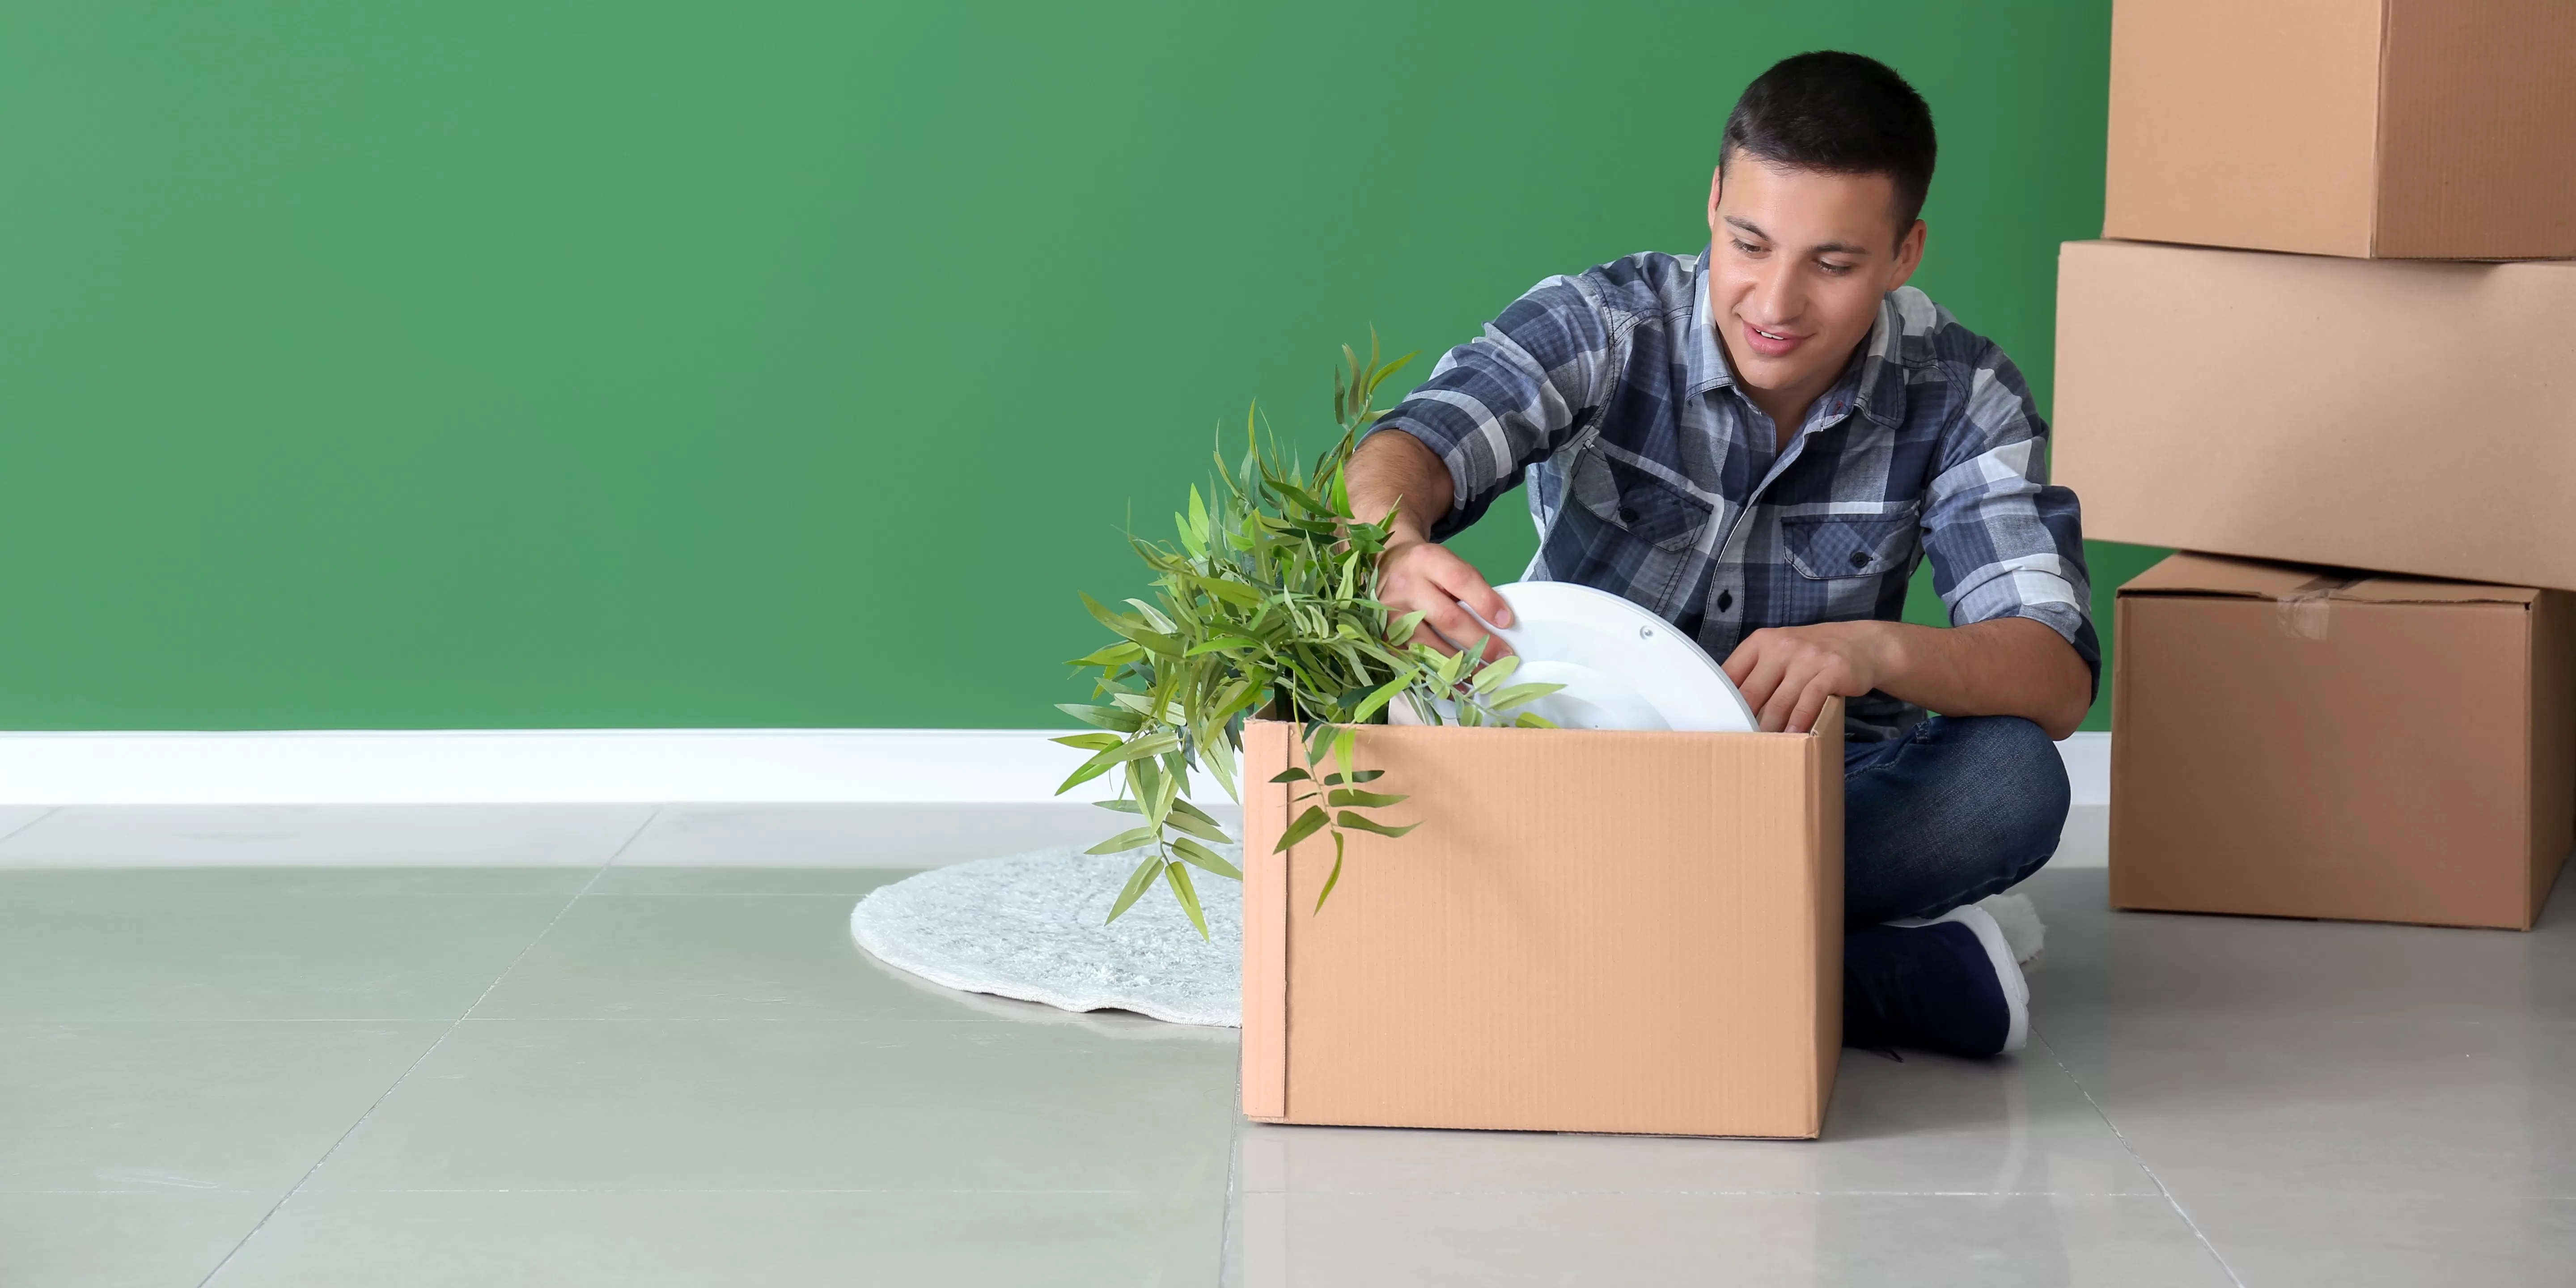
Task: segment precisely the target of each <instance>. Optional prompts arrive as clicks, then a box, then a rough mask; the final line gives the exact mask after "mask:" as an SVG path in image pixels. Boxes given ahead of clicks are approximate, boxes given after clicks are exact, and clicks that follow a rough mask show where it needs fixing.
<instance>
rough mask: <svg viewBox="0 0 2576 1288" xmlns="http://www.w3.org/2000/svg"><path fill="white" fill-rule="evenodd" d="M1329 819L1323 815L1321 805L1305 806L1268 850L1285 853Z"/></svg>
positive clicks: (1311, 834) (1274, 852)
mask: <svg viewBox="0 0 2576 1288" xmlns="http://www.w3.org/2000/svg"><path fill="white" fill-rule="evenodd" d="M1329 821H1330V820H1329V819H1327V818H1326V817H1325V816H1324V807H1323V806H1321V805H1309V806H1307V807H1306V812H1305V813H1303V814H1300V815H1298V816H1297V821H1296V822H1294V823H1291V824H1289V825H1288V831H1287V832H1286V834H1284V835H1282V836H1281V837H1280V838H1279V844H1278V845H1276V846H1274V847H1272V849H1271V851H1270V852H1271V853H1273V854H1282V853H1285V852H1286V851H1287V849H1288V847H1289V846H1292V845H1295V844H1296V843H1298V842H1299V841H1302V840H1305V839H1306V838H1307V837H1310V836H1313V835H1314V834H1315V833H1316V831H1317V830H1318V829H1320V828H1322V827H1323V826H1324V824H1325V823H1327V822H1329Z"/></svg>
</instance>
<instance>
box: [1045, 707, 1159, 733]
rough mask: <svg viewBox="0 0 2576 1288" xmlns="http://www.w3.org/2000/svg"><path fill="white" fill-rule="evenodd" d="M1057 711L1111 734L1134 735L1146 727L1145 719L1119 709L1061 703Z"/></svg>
mask: <svg viewBox="0 0 2576 1288" xmlns="http://www.w3.org/2000/svg"><path fill="white" fill-rule="evenodd" d="M1055 709H1056V710H1058V711H1061V712H1063V713H1065V714H1066V715H1069V716H1072V717H1073V718H1074V719H1076V720H1079V721H1081V722H1083V723H1084V724H1089V725H1098V726H1100V727H1101V728H1103V729H1106V730H1108V731H1109V732H1111V733H1134V732H1136V731H1137V730H1139V729H1142V728H1144V727H1145V721H1144V718H1143V717H1141V716H1139V715H1137V714H1136V713H1135V712H1133V711H1128V710H1125V709H1123V708H1119V707H1091V706H1084V705H1082V704H1081V703H1078V702H1059V703H1057V704H1055Z"/></svg>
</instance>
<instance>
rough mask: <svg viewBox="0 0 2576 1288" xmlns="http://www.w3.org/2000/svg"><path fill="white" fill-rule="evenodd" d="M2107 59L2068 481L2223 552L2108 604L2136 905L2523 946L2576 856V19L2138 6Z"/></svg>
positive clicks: (2336, 4) (2063, 261)
mask: <svg viewBox="0 0 2576 1288" xmlns="http://www.w3.org/2000/svg"><path fill="white" fill-rule="evenodd" d="M2111 64H2112V68H2111V120H2110V147H2109V175H2108V183H2107V185H2106V193H2105V210H2104V216H2103V231H2104V234H2105V236H2106V237H2109V238H2115V239H2119V240H2106V241H2098V242H2074V243H2069V244H2068V245H2067V246H2066V247H2065V249H2064V252H2063V254H2062V256H2061V258H2060V260H2059V276H2058V381H2057V408H2056V411H2057V438H2056V446H2055V460H2054V466H2055V471H2056V476H2057V481H2059V482H2061V483H2064V484H2066V485H2068V486H2070V487H2072V488H2074V489H2075V490H2076V492H2077V493H2078V494H2079V495H2080V496H2082V498H2083V500H2084V520H2085V532H2086V535H2087V536H2091V537H2096V538H2101V539H2107V540H2113V541H2129V542H2138V543H2141V544H2148V545H2161V546H2172V547H2178V548H2181V549H2184V550H2187V551H2191V552H2195V553H2192V554H2186V555H2177V556H2176V557H2175V558H2174V559H2172V560H2169V561H2168V562H2166V563H2165V564H2162V565H2159V566H2158V567H2157V568H2155V569H2153V570H2151V571H2149V572H2148V573H2147V574H2146V575H2144V576H2142V577H2140V578H2138V579H2137V580H2136V581H2134V582H2132V583H2131V584H2130V585H2129V586H2127V587H2125V588H2123V590H2122V591H2121V594H2120V598H2119V606H2118V610H2117V622H2116V625H2115V631H2116V635H2115V646H2116V647H2115V653H2116V667H2117V673H2116V675H2115V677H2114V680H2113V714H2112V774H2113V792H2112V804H2111V890H2112V901H2113V902H2114V903H2115V904H2117V905H2119V906H2122V907H2134V908H2164V909H2179V910H2193V911H2209V912H2235V913H2265V914H2271V915H2278V916H2307V917H2345V918H2360V919H2368V920H2384V921H2416V922H2431V923H2440V924H2456V925H2479V926H2510V927H2518V928H2528V927H2529V926H2530V925H2531V923H2532V921H2533V919H2534V918H2535V917H2536V916H2537V915H2538V914H2539V909H2540V905H2541V902H2542V900H2543V899H2545V898H2546V896H2547V894H2548V892H2549V888H2550V885H2551V882H2552V881H2553V880H2554V879H2555V877H2556V875H2557V872H2558V870H2559V868H2560V866H2561V864H2562V863H2563V861H2564V860H2565V858H2566V857H2567V853H2568V850H2569V847H2570V845H2571V842H2576V696H2571V695H2576V595H2570V594H2569V593H2568V592H2569V591H2571V590H2576V503H2571V502H2576V365H2571V363H2570V358H2569V355H2570V354H2571V353H2576V263H2571V262H2566V261H2564V260H2557V261H2553V260H2551V258H2550V257H2565V256H2576V93H2571V92H2570V89H2569V86H2568V81H2567V79H2566V77H2565V75H2564V71H2565V69H2566V68H2567V67H2569V66H2576V5H2571V4H2568V3H2565V0H2230V2H2229V3H2225V4H2220V3H2215V2H2214V0H2121V2H2120V3H2119V4H2118V5H2117V6H2116V8H2115V10H2114V17H2113V22H2112V57H2111ZM2470 261H2521V262H2470ZM2216 556H2224V557H2216ZM2432 579H2452V580H2432Z"/></svg>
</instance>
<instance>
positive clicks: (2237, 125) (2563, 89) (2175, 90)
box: [2102, 0, 2576, 259]
mask: <svg viewBox="0 0 2576 1288" xmlns="http://www.w3.org/2000/svg"><path fill="white" fill-rule="evenodd" d="M2571 65H2576V5H2570V4H2568V3H2566V0H2262V2H2261V3H2254V4H2246V3H2241V2H2230V0H2121V2H2120V3H2119V4H2117V5H2115V6H2114V8H2113V11H2112V20H2111V105H2110V137H2109V148H2108V154H2107V158H2106V160H2107V170H2106V180H2105V186H2104V203H2103V220H2102V231H2103V235H2104V236H2107V237H2123V238H2137V239H2140V240H2147V241H2171V242H2190V243H2197V244H2200V245H2208V246H2228V247H2239V248H2246V249H2260V250H2284V251H2302V252H2307V253H2311V254H2321V255H2350V256H2378V257H2382V258H2439V259H2519V258H2546V257H2553V256H2567V255H2576V93H2571V92H2570V88H2569V75H2568V69H2569V67H2570V66H2571Z"/></svg>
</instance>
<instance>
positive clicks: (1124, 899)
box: [1101, 854, 1163, 925]
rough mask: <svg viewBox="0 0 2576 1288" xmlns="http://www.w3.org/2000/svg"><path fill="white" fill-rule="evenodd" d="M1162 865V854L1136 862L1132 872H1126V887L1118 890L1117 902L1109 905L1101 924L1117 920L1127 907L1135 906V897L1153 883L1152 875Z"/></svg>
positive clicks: (1150, 855)
mask: <svg viewBox="0 0 2576 1288" xmlns="http://www.w3.org/2000/svg"><path fill="white" fill-rule="evenodd" d="M1162 867H1163V856H1162V855H1159V854H1148V855H1146V856H1145V861H1144V862H1142V863H1139V864H1137V865H1136V870H1135V871H1134V872H1131V873H1128V874H1127V885H1126V887H1125V888H1124V889H1122V890H1120V891H1119V892H1118V902H1116V903H1114V904H1111V905H1109V916H1108V918H1107V920H1105V921H1103V922H1102V923H1101V924H1103V925H1107V924H1108V923H1109V922H1111V921H1116V920H1118V917H1119V915H1120V914H1121V913H1124V912H1126V911H1127V910H1128V909H1129V908H1131V907H1133V906H1135V903H1136V897H1137V896H1138V895H1141V894H1143V893H1145V888H1146V887H1147V886H1150V885H1152V884H1154V877H1155V876H1156V875H1157V874H1158V873H1159V872H1160V871H1161V870H1162Z"/></svg>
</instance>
